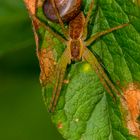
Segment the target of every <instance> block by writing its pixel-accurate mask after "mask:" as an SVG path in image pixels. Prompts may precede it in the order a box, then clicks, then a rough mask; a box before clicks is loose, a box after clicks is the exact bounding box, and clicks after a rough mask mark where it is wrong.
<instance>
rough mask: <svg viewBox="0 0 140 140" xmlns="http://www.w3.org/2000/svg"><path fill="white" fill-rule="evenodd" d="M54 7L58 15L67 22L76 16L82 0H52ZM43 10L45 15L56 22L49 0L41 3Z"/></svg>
mask: <svg viewBox="0 0 140 140" xmlns="http://www.w3.org/2000/svg"><path fill="white" fill-rule="evenodd" d="M54 1H55V3H56V7H57V9H58V11H59V14H60V17H61V18H62V20H63V22H69V21H70V20H71V19H73V18H74V17H76V16H77V15H78V14H79V12H80V7H81V3H82V0H54ZM43 11H44V14H45V16H46V17H47V18H48V19H49V20H51V21H54V22H58V18H57V16H56V14H55V12H54V9H53V7H52V4H51V0H45V2H44V5H43Z"/></svg>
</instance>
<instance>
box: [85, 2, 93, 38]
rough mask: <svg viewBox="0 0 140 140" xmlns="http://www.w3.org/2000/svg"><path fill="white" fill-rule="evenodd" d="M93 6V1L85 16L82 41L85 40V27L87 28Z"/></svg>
mask: <svg viewBox="0 0 140 140" xmlns="http://www.w3.org/2000/svg"><path fill="white" fill-rule="evenodd" d="M93 6H94V0H92V1H91V3H90V6H89V11H88V13H87V16H86V20H85V25H84V31H83V40H85V39H86V38H87V26H88V22H89V20H90V16H91V13H92V10H93Z"/></svg>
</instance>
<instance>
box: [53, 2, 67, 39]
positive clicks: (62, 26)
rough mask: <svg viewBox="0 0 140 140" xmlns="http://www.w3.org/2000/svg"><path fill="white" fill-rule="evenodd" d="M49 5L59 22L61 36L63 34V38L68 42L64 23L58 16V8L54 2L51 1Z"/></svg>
mask: <svg viewBox="0 0 140 140" xmlns="http://www.w3.org/2000/svg"><path fill="white" fill-rule="evenodd" d="M51 3H52V6H53V9H54V11H55V14H56V16H57V18H58V20H59V23H60V26H61V28H62V31H63V34H64V36H65V38H66V39H67V40H68V38H69V36H68V31H67V29H66V28H65V26H64V23H63V20H62V18H61V16H60V14H59V11H58V8H57V7H56V3H55V0H51Z"/></svg>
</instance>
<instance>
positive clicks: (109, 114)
mask: <svg viewBox="0 0 140 140" xmlns="http://www.w3.org/2000/svg"><path fill="white" fill-rule="evenodd" d="M90 2H91V0H89V1H86V0H84V1H83V6H82V10H83V11H84V14H85V15H86V13H87V11H88V9H89V4H90ZM38 17H41V18H40V19H41V20H43V21H44V22H45V23H47V20H46V19H45V17H44V16H42V12H41V9H39V10H38ZM123 23H129V26H128V27H125V28H123V29H120V30H117V31H114V32H113V33H110V34H108V35H105V36H103V37H101V38H100V39H98V40H96V41H95V42H94V43H93V44H92V45H91V46H89V48H90V50H91V51H92V52H93V53H94V54H95V55H96V56H97V58H98V59H99V61H100V62H101V63H103V65H104V68H105V69H106V72H107V74H108V76H109V77H110V78H111V80H112V81H113V83H115V86H116V87H117V88H122V87H124V86H126V85H127V84H128V83H131V82H140V61H139V60H140V26H139V23H140V9H139V8H138V7H137V6H136V5H134V4H133V3H132V1H130V0H123V1H122V0H96V3H95V7H94V10H93V13H92V16H91V19H90V23H89V36H88V37H90V36H91V35H92V34H94V33H96V32H99V31H102V30H105V29H109V28H111V27H115V26H117V25H121V24H123ZM49 25H50V26H51V27H53V28H55V30H56V31H57V32H58V33H60V34H61V31H60V30H58V27H59V25H56V24H55V26H54V24H53V23H51V22H49ZM40 36H42V37H43V39H44V36H48V37H50V39H52V40H53V42H54V44H48V42H47V39H46V40H45V43H44V44H43V45H42V43H41V44H40V47H42V46H43V47H46V48H47V46H48V45H51V46H52V47H53V48H54V51H55V52H56V56H58V58H59V57H60V56H61V55H60V53H62V52H63V50H62V49H61V48H64V47H63V45H62V44H61V43H59V41H58V40H57V39H55V40H54V39H53V38H52V37H51V35H49V34H48V33H47V31H46V34H45V33H44V34H41V35H40ZM40 39H41V38H40ZM57 48H59V50H61V51H60V52H59V51H58V49H57ZM66 79H69V84H68V85H63V88H62V91H61V96H60V98H59V102H58V105H57V108H56V111H55V113H54V114H52V120H53V122H54V123H55V124H56V126H57V127H58V130H59V132H60V133H61V134H62V135H63V137H64V138H65V139H68V140H93V139H95V140H118V139H120V140H136V139H137V138H135V137H133V136H131V135H130V134H129V133H128V130H127V129H126V128H125V125H124V123H123V121H124V120H123V119H122V115H121V112H120V102H119V101H117V102H114V101H113V100H112V98H111V97H110V96H109V95H108V93H107V92H106V90H105V88H104V87H103V86H102V84H101V83H100V80H99V78H98V77H97V75H96V74H95V72H94V71H93V70H91V68H90V66H89V64H87V63H85V62H77V63H75V64H71V65H70V66H69V68H68V70H67V74H66ZM116 83H119V84H118V85H117V84H116ZM52 91H53V85H52V86H50V85H49V86H46V88H45V90H44V92H45V93H44V94H45V100H46V104H47V105H49V103H50V100H51V93H52Z"/></svg>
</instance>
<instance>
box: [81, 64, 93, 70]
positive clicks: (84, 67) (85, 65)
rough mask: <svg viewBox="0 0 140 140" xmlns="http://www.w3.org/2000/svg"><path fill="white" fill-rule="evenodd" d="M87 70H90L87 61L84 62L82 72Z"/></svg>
mask: <svg viewBox="0 0 140 140" xmlns="http://www.w3.org/2000/svg"><path fill="white" fill-rule="evenodd" d="M89 71H91V66H90V65H89V64H88V63H86V64H84V66H83V72H89Z"/></svg>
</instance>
